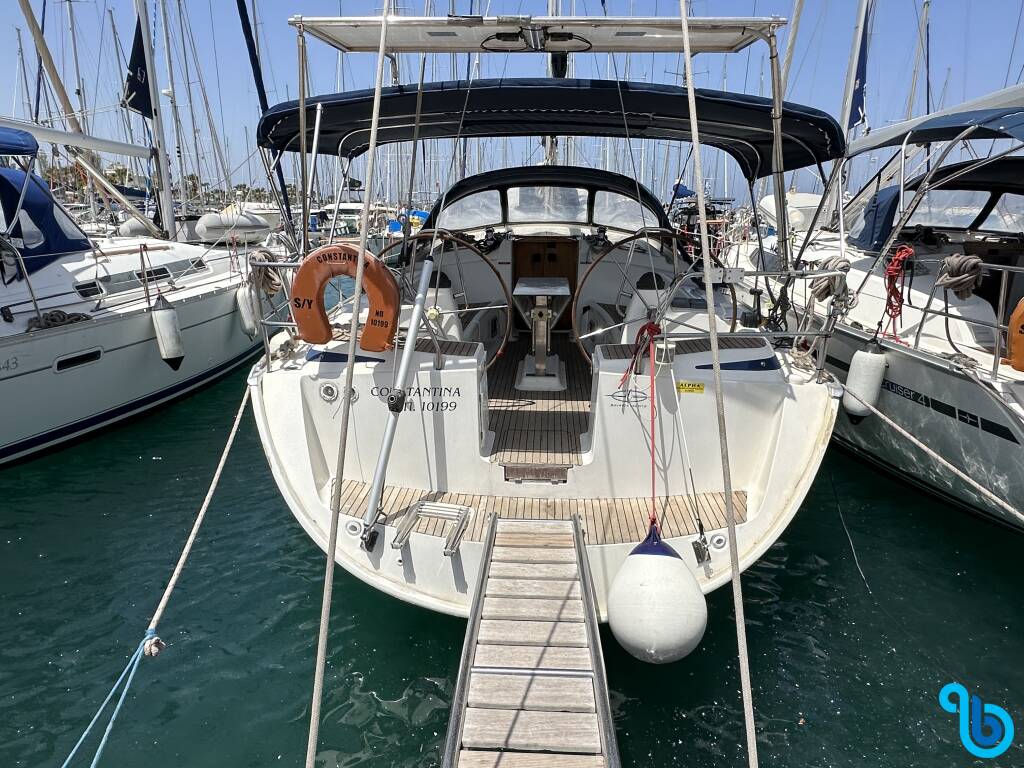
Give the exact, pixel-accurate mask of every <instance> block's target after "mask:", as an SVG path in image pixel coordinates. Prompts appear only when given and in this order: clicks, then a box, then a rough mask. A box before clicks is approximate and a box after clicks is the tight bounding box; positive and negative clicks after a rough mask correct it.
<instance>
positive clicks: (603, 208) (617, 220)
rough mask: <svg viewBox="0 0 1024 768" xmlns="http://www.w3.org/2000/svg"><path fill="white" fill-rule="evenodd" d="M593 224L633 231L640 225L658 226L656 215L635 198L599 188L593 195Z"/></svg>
mask: <svg viewBox="0 0 1024 768" xmlns="http://www.w3.org/2000/svg"><path fill="white" fill-rule="evenodd" d="M594 224H599V225H600V226H602V227H608V228H610V229H624V230H626V231H627V232H635V231H636V230H638V229H640V228H641V227H656V226H658V217H657V215H656V214H655V213H654V212H653V211H652V210H651V209H650V208H648V207H646V206H644V205H641V204H640V203H639V202H638V201H637V200H636V198H632V197H627V196H626V195H620V194H619V193H618V192H605V191H603V190H601V191H598V192H597V193H596V194H595V195H594Z"/></svg>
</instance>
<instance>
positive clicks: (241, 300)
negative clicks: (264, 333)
mask: <svg viewBox="0 0 1024 768" xmlns="http://www.w3.org/2000/svg"><path fill="white" fill-rule="evenodd" d="M253 298H254V297H253V295H252V289H251V288H250V287H249V286H248V284H246V285H240V286H238V290H236V291H235V304H237V305H238V319H239V321H240V322H241V323H242V330H243V331H245V332H246V334H247V335H248V336H249V338H250V339H252V338H255V337H256V330H257V326H256V306H255V304H254V302H253Z"/></svg>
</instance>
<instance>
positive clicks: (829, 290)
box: [811, 256, 850, 301]
mask: <svg viewBox="0 0 1024 768" xmlns="http://www.w3.org/2000/svg"><path fill="white" fill-rule="evenodd" d="M820 268H821V269H822V270H826V271H828V272H849V271H850V260H849V259H848V258H846V257H845V256H831V257H829V258H827V259H825V260H824V261H823V262H822V263H821V264H820ZM846 290H847V289H846V275H822V276H820V277H815V278H814V279H813V280H811V297H812V298H813V299H814V300H815V301H827V300H828V299H830V298H831V297H833V296H840V295H842V294H843V293H845V292H846Z"/></svg>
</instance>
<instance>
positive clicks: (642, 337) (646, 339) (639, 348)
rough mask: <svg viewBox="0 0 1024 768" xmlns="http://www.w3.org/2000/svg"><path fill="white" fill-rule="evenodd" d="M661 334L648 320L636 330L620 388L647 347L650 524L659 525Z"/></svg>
mask: <svg viewBox="0 0 1024 768" xmlns="http://www.w3.org/2000/svg"><path fill="white" fill-rule="evenodd" d="M660 335H661V326H659V325H658V324H657V323H653V322H651V321H647V322H646V323H644V324H643V325H642V326H640V329H639V330H638V331H637V332H636V339H635V340H634V342H633V356H632V357H631V358H630V361H629V367H628V368H626V372H625V373H623V374H622V378H621V379H619V389H622V388H623V387H624V386H626V384H627V382H628V381H629V376H630V374H631V373H633V371H635V370H637V367H638V364H639V361H640V359H641V358H642V357H643V352H644V348H647V350H648V354H649V355H650V377H651V389H650V395H649V397H648V399H649V400H650V403H651V514H650V524H651V525H653V526H655V527H657V525H658V496H657V484H656V481H657V462H656V460H655V448H656V445H655V441H654V426H655V414H656V409H655V406H654V398H655V396H656V394H657V391H656V389H655V381H654V374H655V371H654V360H655V358H654V340H655V339H656V338H657V337H658V336H660Z"/></svg>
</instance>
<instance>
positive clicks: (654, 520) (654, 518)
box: [648, 323, 660, 528]
mask: <svg viewBox="0 0 1024 768" xmlns="http://www.w3.org/2000/svg"><path fill="white" fill-rule="evenodd" d="M648 325H653V323H648ZM654 327H655V328H657V327H658V326H656V325H655V326H654ZM659 332H660V329H659ZM649 338H650V349H651V352H650V354H651V359H650V362H649V364H648V367H649V368H650V369H651V395H650V398H649V399H650V401H651V517H650V524H651V525H653V526H654V527H655V528H657V526H658V497H657V495H656V490H655V478H656V477H657V475H656V470H655V461H654V447H655V444H654V413H655V410H654V397H655V395H656V394H657V390H655V388H654V336H653V335H651V336H650V337H649Z"/></svg>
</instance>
